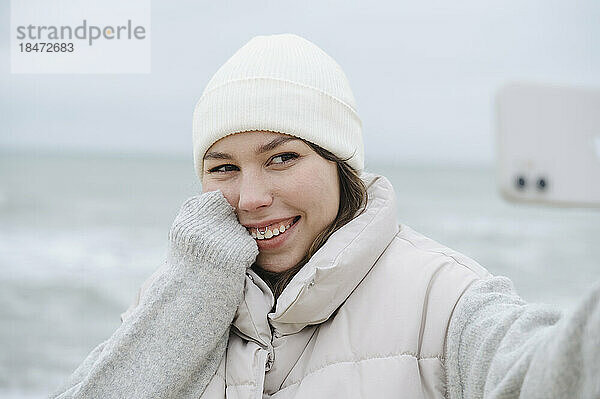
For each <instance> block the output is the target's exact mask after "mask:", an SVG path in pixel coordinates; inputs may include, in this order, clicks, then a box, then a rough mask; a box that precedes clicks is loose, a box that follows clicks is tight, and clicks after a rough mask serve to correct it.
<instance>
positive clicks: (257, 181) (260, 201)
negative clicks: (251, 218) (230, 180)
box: [238, 173, 273, 212]
mask: <svg viewBox="0 0 600 399" xmlns="http://www.w3.org/2000/svg"><path fill="white" fill-rule="evenodd" d="M239 194H240V195H239V199H238V211H247V212H251V211H255V210H257V209H259V208H262V207H268V206H269V205H271V203H272V202H273V196H272V195H271V192H270V189H269V185H268V182H267V181H266V180H265V179H264V178H263V177H262V176H261V175H260V174H259V173H249V174H246V175H244V176H242V181H241V184H240V193H239Z"/></svg>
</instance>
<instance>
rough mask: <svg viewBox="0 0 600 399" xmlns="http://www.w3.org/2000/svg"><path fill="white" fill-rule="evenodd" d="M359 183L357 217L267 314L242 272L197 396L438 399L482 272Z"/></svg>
mask: <svg viewBox="0 0 600 399" xmlns="http://www.w3.org/2000/svg"><path fill="white" fill-rule="evenodd" d="M363 180H364V181H365V183H366V184H367V187H368V193H369V201H368V205H367V209H366V211H365V212H364V213H363V214H362V215H360V216H358V217H357V218H355V219H354V220H352V221H351V222H349V223H348V224H346V225H345V226H343V227H342V228H341V229H339V230H338V231H336V232H335V233H334V234H333V235H332V236H331V237H330V238H329V240H328V241H327V242H326V243H325V245H324V246H323V247H322V248H321V249H319V251H317V253H316V254H315V255H314V256H313V257H312V258H311V260H310V261H309V262H308V263H307V264H306V265H305V266H304V267H303V268H302V269H301V270H300V271H299V272H298V273H297V274H296V276H294V278H293V280H292V281H291V282H290V283H289V284H288V286H287V287H286V288H285V290H284V291H283V293H282V294H281V296H280V298H279V299H278V301H277V307H276V310H275V312H273V313H270V310H271V308H272V306H273V303H274V300H273V295H272V294H271V292H270V290H269V289H268V287H267V286H266V284H265V283H264V282H263V281H262V280H261V279H260V278H259V277H258V276H257V275H256V274H255V273H254V272H253V271H252V270H250V269H249V270H248V272H247V277H246V284H245V297H244V301H243V302H242V304H241V305H240V307H239V308H238V311H237V314H236V317H235V319H234V322H233V328H232V329H231V334H230V339H229V345H228V348H227V352H226V355H225V357H224V358H223V359H222V361H221V363H220V366H219V370H218V372H217V374H216V375H215V376H214V377H213V379H212V380H211V382H210V384H209V386H208V387H207V389H206V391H205V392H204V394H203V396H202V397H203V398H240V399H241V398H256V399H260V398H280V399H282V398H311V399H318V398H391V397H404V398H444V397H445V394H446V392H445V369H444V352H445V342H446V332H447V329H448V324H449V321H450V318H451V316H452V312H453V309H454V307H455V306H456V303H457V301H458V300H459V298H460V297H461V295H462V294H463V293H464V292H465V290H466V289H467V288H468V287H469V285H470V284H471V283H473V282H474V281H475V280H477V279H481V278H485V277H489V276H490V274H489V273H488V272H487V271H486V270H485V269H484V268H483V267H482V266H480V265H479V264H478V263H476V262H475V261H473V260H472V259H470V258H468V257H466V256H464V255H462V254H460V253H458V252H456V251H453V250H451V249H449V248H447V247H445V246H443V245H440V244H438V243H437V242H435V241H433V240H431V239H429V238H427V237H425V236H423V235H421V234H419V233H417V232H415V231H414V230H412V229H411V228H409V227H408V226H406V225H399V224H398V223H397V219H396V215H397V208H396V199H395V193H394V189H393V187H392V185H391V184H390V182H389V181H388V180H387V179H386V178H385V177H383V176H379V175H374V174H371V173H366V172H365V173H363ZM151 279H152V277H150V279H149V280H147V281H146V282H145V283H144V285H143V286H142V290H143V289H144V287H147V286H148V285H149V284H150V283H151ZM138 297H139V296H138ZM136 305H137V303H134V304H132V305H131V307H130V308H129V309H128V311H127V312H125V313H123V315H122V318H124V317H127V314H128V313H129V312H130V311H131V310H132V309H133V308H134V307H135V306H136Z"/></svg>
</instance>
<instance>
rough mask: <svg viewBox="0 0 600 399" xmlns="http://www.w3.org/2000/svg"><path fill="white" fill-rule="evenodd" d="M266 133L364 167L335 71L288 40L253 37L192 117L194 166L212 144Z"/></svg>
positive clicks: (322, 57)
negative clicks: (255, 132) (304, 142)
mask: <svg viewBox="0 0 600 399" xmlns="http://www.w3.org/2000/svg"><path fill="white" fill-rule="evenodd" d="M253 130H268V131H273V132H279V133H285V134H289V135H292V136H296V137H299V138H302V139H305V140H307V141H310V142H312V143H314V144H317V145H318V146H320V147H322V148H324V149H326V150H329V151H330V152H332V153H333V154H335V155H337V156H338V157H340V158H343V159H346V158H350V159H349V160H348V161H347V162H348V164H349V165H350V166H352V167H353V168H355V169H357V170H359V171H362V170H363V168H364V149H363V141H362V123H361V120H360V118H359V117H358V114H357V111H356V103H355V100H354V95H353V94H352V91H351V89H350V85H349V83H348V79H347V78H346V75H345V74H344V72H343V71H342V68H340V66H339V65H338V64H337V63H336V62H335V60H333V58H331V57H330V56H329V55H327V54H326V53H325V52H324V51H323V50H321V49H320V48H319V47H317V46H316V45H315V44H313V43H311V42H309V41H308V40H306V39H304V38H302V37H299V36H297V35H293V34H281V35H271V36H256V37H254V38H253V39H251V40H250V41H249V42H248V43H246V45H244V46H243V47H242V48H240V49H239V50H238V51H237V52H236V53H235V54H234V55H233V56H232V57H231V58H230V59H229V60H227V62H225V64H224V65H223V66H222V67H221V68H219V70H218V71H217V72H216V73H215V75H214V76H213V77H212V79H211V80H210V81H209V82H208V84H207V86H206V88H205V89H204V92H203V93H202V97H200V100H198V103H197V104H196V108H195V109H194V117H193V145H194V166H195V168H196V174H197V175H198V177H199V178H202V170H203V167H204V165H203V164H204V162H203V158H204V154H205V153H206V151H207V150H208V149H209V148H210V146H212V145H213V144H214V143H215V142H216V141H218V140H219V139H221V138H223V137H225V136H227V135H230V134H233V133H239V132H247V131H253Z"/></svg>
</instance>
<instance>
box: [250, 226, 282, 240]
mask: <svg viewBox="0 0 600 399" xmlns="http://www.w3.org/2000/svg"><path fill="white" fill-rule="evenodd" d="M291 225H292V223H291V222H290V223H288V225H287V226H285V225H283V224H282V225H280V226H279V228H277V226H275V228H273V230H269V228H267V229H266V230H265V232H264V233H261V232H260V230H258V229H256V228H253V229H251V230H250V234H251V235H252V238H255V239H257V240H268V239H269V238H272V237H275V236H277V235H279V234H281V233H283V232H284V231H286V230H287V229H289V228H290V226H291Z"/></svg>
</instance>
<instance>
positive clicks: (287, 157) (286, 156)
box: [271, 152, 298, 164]
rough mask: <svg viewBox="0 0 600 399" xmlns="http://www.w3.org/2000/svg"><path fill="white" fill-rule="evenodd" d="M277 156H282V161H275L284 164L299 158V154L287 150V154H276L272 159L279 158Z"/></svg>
mask: <svg viewBox="0 0 600 399" xmlns="http://www.w3.org/2000/svg"><path fill="white" fill-rule="evenodd" d="M277 158H281V159H282V161H281V162H274V163H275V164H283V163H286V162H289V161H291V160H292V159H296V158H298V154H294V153H292V152H286V153H285V154H279V155H275V156H274V157H273V158H271V160H274V159H277Z"/></svg>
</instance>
